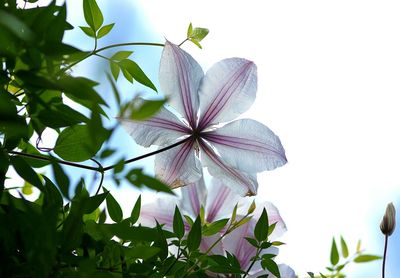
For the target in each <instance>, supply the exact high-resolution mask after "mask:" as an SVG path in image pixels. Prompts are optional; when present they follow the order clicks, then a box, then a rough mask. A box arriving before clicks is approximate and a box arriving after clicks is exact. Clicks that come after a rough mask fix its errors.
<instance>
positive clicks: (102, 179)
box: [90, 158, 104, 195]
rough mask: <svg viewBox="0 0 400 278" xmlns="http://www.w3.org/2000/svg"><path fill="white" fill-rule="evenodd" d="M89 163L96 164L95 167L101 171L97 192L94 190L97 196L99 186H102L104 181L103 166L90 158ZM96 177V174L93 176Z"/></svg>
mask: <svg viewBox="0 0 400 278" xmlns="http://www.w3.org/2000/svg"><path fill="white" fill-rule="evenodd" d="M90 160H91V161H93V162H94V163H96V164H97V166H99V169H101V170H102V171H99V172H100V175H101V177H100V183H99V186H97V190H96V194H95V195H97V194H99V192H100V188H101V186H102V185H103V181H104V169H103V165H101V163H100V162H98V161H97V160H96V159H94V158H92V159H90ZM95 175H96V174H95Z"/></svg>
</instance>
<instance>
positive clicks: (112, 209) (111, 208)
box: [106, 193, 122, 223]
mask: <svg viewBox="0 0 400 278" xmlns="http://www.w3.org/2000/svg"><path fill="white" fill-rule="evenodd" d="M106 203H107V211H108V214H109V215H110V217H111V219H112V220H113V221H114V222H117V223H118V222H121V220H122V209H121V207H120V205H119V204H118V202H117V201H116V200H115V199H114V197H113V196H112V195H111V193H109V194H108V195H107V198H106Z"/></svg>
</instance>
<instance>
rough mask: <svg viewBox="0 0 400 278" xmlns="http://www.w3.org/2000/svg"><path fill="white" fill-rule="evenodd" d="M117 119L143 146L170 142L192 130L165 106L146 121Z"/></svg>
mask: <svg viewBox="0 0 400 278" xmlns="http://www.w3.org/2000/svg"><path fill="white" fill-rule="evenodd" d="M117 119H118V121H119V122H120V123H121V124H122V126H123V127H124V128H125V130H126V131H127V132H128V133H129V135H130V136H132V137H133V139H134V140H135V142H136V143H137V144H139V145H141V146H143V147H149V146H151V145H164V144H168V143H171V142H173V141H175V139H177V138H179V137H181V136H184V135H187V134H188V133H189V132H190V129H189V128H188V127H187V126H185V125H184V124H183V123H182V122H181V121H180V120H179V119H178V118H177V117H176V116H175V115H174V114H172V113H171V112H170V111H168V110H167V109H165V108H164V107H163V108H161V109H160V111H159V112H158V113H157V114H156V115H155V116H153V117H151V118H150V119H147V120H145V121H133V120H131V119H129V118H122V117H121V118H117Z"/></svg>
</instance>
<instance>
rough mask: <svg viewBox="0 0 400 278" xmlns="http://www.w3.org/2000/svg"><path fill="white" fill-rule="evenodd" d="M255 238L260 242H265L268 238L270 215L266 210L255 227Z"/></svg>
mask: <svg viewBox="0 0 400 278" xmlns="http://www.w3.org/2000/svg"><path fill="white" fill-rule="evenodd" d="M254 237H255V238H256V239H257V240H258V241H263V240H266V239H267V238H268V214H267V211H266V210H265V208H264V209H263V212H262V214H261V216H260V218H259V219H258V221H257V223H256V226H255V227H254Z"/></svg>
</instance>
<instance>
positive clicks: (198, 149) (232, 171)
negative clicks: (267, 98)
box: [119, 41, 286, 195]
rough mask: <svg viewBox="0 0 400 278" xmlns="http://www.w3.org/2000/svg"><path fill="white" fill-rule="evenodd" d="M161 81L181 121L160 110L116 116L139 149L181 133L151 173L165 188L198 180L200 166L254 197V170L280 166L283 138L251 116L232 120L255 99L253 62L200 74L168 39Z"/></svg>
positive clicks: (232, 62)
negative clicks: (139, 117) (145, 115)
mask: <svg viewBox="0 0 400 278" xmlns="http://www.w3.org/2000/svg"><path fill="white" fill-rule="evenodd" d="M159 80H160V86H161V89H162V91H163V92H164V93H165V95H166V96H167V97H168V99H169V103H170V105H171V106H172V107H173V108H174V109H175V111H176V112H177V113H179V114H181V118H180V117H177V116H176V115H175V113H172V112H171V111H170V110H168V109H166V108H162V109H161V111H160V112H159V113H158V114H156V115H155V116H154V117H152V118H150V119H148V120H146V121H140V122H138V121H133V120H130V119H129V118H124V117H122V118H119V121H120V122H121V123H122V125H123V126H124V127H125V129H126V130H127V131H128V132H129V134H130V135H131V136H132V137H133V138H134V140H135V141H136V142H137V143H138V144H139V145H142V146H144V147H149V146H151V145H157V146H160V147H161V148H162V147H165V146H168V145H171V144H172V143H175V142H178V141H179V140H181V139H183V138H187V140H186V141H184V142H183V143H182V144H180V145H178V146H176V147H174V148H172V149H169V150H167V151H164V152H161V153H159V154H157V155H156V157H155V173H156V176H157V177H158V178H159V179H161V180H162V181H164V182H165V183H166V184H168V185H169V186H170V187H172V188H176V187H180V186H184V185H187V184H191V183H194V182H196V181H198V180H199V179H200V177H201V176H202V165H203V166H205V167H207V168H208V171H209V173H210V174H211V175H212V176H214V177H217V178H219V179H221V180H222V181H223V182H224V183H225V184H227V185H229V186H230V187H231V188H232V189H233V190H235V191H236V192H237V193H239V194H241V195H246V194H247V195H255V194H256V192H257V187H258V184H257V178H256V173H257V172H261V171H264V170H272V169H274V168H276V167H279V166H282V165H284V164H285V163H286V157H285V151H284V149H283V147H282V145H281V142H280V140H279V138H278V137H277V136H276V135H275V134H274V133H273V132H272V131H271V130H270V129H269V128H268V127H266V126H265V125H263V124H261V123H259V122H257V121H254V120H250V119H240V120H235V121H232V120H234V119H235V118H236V117H237V116H239V115H240V114H242V113H243V112H245V111H246V110H247V109H248V108H249V107H250V106H251V104H252V103H253V101H254V99H255V96H256V89H257V74H256V66H255V64H254V63H253V62H251V61H248V60H246V59H241V58H230V59H225V60H222V61H220V62H218V63H216V64H215V65H214V66H213V67H211V69H210V70H208V72H207V73H206V74H205V75H204V73H203V70H202V69H201V67H200V65H199V64H198V63H197V62H196V61H195V60H194V59H193V58H192V56H190V55H189V54H188V53H186V52H185V51H183V50H182V49H180V48H179V47H178V46H176V45H174V44H172V43H170V42H168V41H167V42H166V44H165V47H164V50H163V53H162V57H161V62H160V72H159ZM230 121H231V122H230ZM222 123H226V124H223V125H222ZM200 160H201V162H200Z"/></svg>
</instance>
